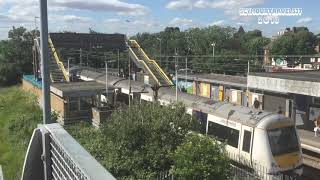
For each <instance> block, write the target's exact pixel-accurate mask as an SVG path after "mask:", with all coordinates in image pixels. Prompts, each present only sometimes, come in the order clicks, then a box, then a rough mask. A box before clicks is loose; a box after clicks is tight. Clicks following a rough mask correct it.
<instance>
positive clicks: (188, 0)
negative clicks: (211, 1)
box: [166, 0, 193, 9]
mask: <svg viewBox="0 0 320 180" xmlns="http://www.w3.org/2000/svg"><path fill="white" fill-rule="evenodd" d="M192 5H193V1H192V0H174V1H171V2H169V3H168V4H167V5H166V8H168V9H192Z"/></svg>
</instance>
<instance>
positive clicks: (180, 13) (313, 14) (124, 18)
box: [0, 0, 320, 39]
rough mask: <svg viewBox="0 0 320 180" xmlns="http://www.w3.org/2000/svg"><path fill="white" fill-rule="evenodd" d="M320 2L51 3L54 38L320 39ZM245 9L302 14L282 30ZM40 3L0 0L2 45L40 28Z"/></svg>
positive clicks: (283, 21) (283, 20)
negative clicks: (191, 35)
mask: <svg viewBox="0 0 320 180" xmlns="http://www.w3.org/2000/svg"><path fill="white" fill-rule="evenodd" d="M318 7H320V1H319V0H48V11H49V12H48V19H49V32H61V31H73V32H88V31H89V28H91V29H93V30H95V31H98V32H101V33H123V34H127V35H134V34H135V33H138V32H159V31H161V30H163V29H164V28H165V27H167V26H177V27H179V28H180V29H182V30H186V29H188V28H193V27H206V26H209V25H220V26H233V27H236V28H238V27H239V26H240V25H241V26H243V27H244V29H245V30H246V31H248V30H253V29H260V30H262V32H263V35H265V36H268V37H271V36H272V35H275V34H276V33H277V32H278V31H281V30H283V29H284V28H286V27H293V26H307V27H308V28H309V29H310V30H311V31H313V32H315V33H320V16H319V15H317V14H319V13H318ZM240 8H301V9H302V14H301V16H280V17H279V24H270V23H269V24H258V18H257V17H255V16H247V17H245V16H240V15H239V9H240ZM39 11H40V9H39V0H0V39H5V38H7V32H8V30H9V29H10V28H11V27H12V26H16V27H18V26H24V27H26V28H27V29H34V28H35V27H36V26H37V27H39V26H40V24H39V18H35V17H39V16H40V13H39Z"/></svg>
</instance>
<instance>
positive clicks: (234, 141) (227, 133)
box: [207, 121, 239, 148]
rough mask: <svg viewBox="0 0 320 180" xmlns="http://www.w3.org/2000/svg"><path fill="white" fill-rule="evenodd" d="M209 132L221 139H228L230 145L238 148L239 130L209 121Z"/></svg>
mask: <svg viewBox="0 0 320 180" xmlns="http://www.w3.org/2000/svg"><path fill="white" fill-rule="evenodd" d="M207 133H208V135H210V136H214V137H216V138H217V139H218V140H219V141H227V144H228V145H229V146H232V147H235V148H238V144H239V131H238V130H236V129H232V128H229V127H227V126H223V125H220V124H217V123H214V122H211V121H209V124H208V132H207Z"/></svg>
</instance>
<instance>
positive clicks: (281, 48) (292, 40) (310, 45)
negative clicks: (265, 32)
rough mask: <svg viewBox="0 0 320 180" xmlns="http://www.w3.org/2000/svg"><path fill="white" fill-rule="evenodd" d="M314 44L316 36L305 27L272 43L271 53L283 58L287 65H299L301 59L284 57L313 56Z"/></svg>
mask: <svg viewBox="0 0 320 180" xmlns="http://www.w3.org/2000/svg"><path fill="white" fill-rule="evenodd" d="M316 43H317V36H315V35H314V34H313V33H312V32H309V30H308V29H307V28H305V27H297V28H295V31H290V32H286V33H285V34H284V35H282V36H281V37H279V38H278V39H276V40H275V41H273V42H272V47H271V53H272V54H274V55H282V56H284V58H285V60H287V61H288V64H299V63H300V61H301V60H302V59H300V58H287V57H286V55H306V54H314V53H315V50H314V49H315V46H316Z"/></svg>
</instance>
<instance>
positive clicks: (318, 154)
mask: <svg viewBox="0 0 320 180" xmlns="http://www.w3.org/2000/svg"><path fill="white" fill-rule="evenodd" d="M298 134H299V137H300V142H301V147H302V152H303V162H304V164H305V165H307V166H309V167H313V168H315V169H320V134H318V137H315V136H314V132H312V131H307V130H302V129H298Z"/></svg>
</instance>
